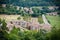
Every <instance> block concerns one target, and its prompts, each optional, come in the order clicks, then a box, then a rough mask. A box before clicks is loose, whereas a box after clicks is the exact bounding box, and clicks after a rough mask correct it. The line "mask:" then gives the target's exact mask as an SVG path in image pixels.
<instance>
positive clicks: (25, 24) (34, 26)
mask: <svg viewBox="0 0 60 40" xmlns="http://www.w3.org/2000/svg"><path fill="white" fill-rule="evenodd" d="M42 18H43V21H44V23H42V24H40V23H39V22H38V21H37V20H36V19H35V18H33V19H31V21H24V20H10V21H7V22H6V23H7V27H8V29H9V31H11V30H12V29H13V27H16V28H20V29H21V28H22V29H23V28H24V29H23V30H25V29H28V30H36V31H38V30H40V29H45V30H47V31H49V30H50V29H51V25H50V24H49V23H48V21H47V19H46V18H45V16H42Z"/></svg>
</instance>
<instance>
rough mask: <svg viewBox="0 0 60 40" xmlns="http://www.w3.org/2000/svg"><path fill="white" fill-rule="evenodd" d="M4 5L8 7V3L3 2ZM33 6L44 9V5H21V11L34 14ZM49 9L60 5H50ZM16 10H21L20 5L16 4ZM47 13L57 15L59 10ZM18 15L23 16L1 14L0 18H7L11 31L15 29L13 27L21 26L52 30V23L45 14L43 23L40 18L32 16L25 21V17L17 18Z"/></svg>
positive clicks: (29, 28) (22, 27) (23, 27)
mask: <svg viewBox="0 0 60 40" xmlns="http://www.w3.org/2000/svg"><path fill="white" fill-rule="evenodd" d="M2 7H6V4H2ZM10 7H14V6H12V5H10ZM32 8H38V9H39V8H40V10H43V7H31V8H28V7H24V8H23V7H21V11H24V12H25V13H29V14H33V13H34V11H33V9H32ZM48 8H49V10H55V9H57V8H58V7H55V6H49V7H48ZM16 10H20V7H19V6H16ZM46 15H50V16H57V15H58V13H57V12H50V13H46ZM18 17H21V15H0V18H2V19H5V20H6V23H7V27H8V29H9V31H11V30H12V29H13V27H16V28H20V29H23V30H24V29H28V30H37V31H38V30H40V29H44V30H47V31H48V30H51V25H50V23H49V22H48V20H47V18H46V16H45V14H42V19H43V23H39V22H38V18H34V17H32V18H31V20H30V21H25V20H24V19H23V17H21V19H20V20H17V18H18Z"/></svg>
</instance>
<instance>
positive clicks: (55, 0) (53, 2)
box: [0, 0, 60, 7]
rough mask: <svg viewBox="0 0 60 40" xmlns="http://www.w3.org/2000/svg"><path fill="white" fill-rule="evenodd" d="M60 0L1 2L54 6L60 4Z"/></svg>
mask: <svg viewBox="0 0 60 40" xmlns="http://www.w3.org/2000/svg"><path fill="white" fill-rule="evenodd" d="M59 2H60V1H59V0H0V4H2V3H3V4H4V3H5V4H13V5H15V6H17V5H18V6H23V7H25V6H27V7H31V6H53V5H58V6H59V5H60V4H59Z"/></svg>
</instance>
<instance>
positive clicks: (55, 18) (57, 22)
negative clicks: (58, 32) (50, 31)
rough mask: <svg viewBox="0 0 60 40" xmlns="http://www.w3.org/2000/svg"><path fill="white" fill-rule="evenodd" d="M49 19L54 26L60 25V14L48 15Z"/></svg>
mask: <svg viewBox="0 0 60 40" xmlns="http://www.w3.org/2000/svg"><path fill="white" fill-rule="evenodd" d="M46 17H47V19H48V21H49V22H50V24H51V25H52V26H53V27H57V28H58V27H59V26H60V17H59V16H48V15H46Z"/></svg>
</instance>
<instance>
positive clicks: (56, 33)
mask: <svg viewBox="0 0 60 40" xmlns="http://www.w3.org/2000/svg"><path fill="white" fill-rule="evenodd" d="M0 23H2V24H3V25H2V27H3V28H2V27H1V28H0V40H60V27H59V29H57V28H56V27H52V30H51V31H50V32H47V31H46V30H43V29H40V31H38V32H36V31H31V30H30V31H21V30H20V29H19V28H15V27H13V30H12V31H11V32H10V33H7V32H6V31H7V29H6V23H5V21H4V20H3V21H2V20H1V19H0ZM4 25H5V26H4Z"/></svg>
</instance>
